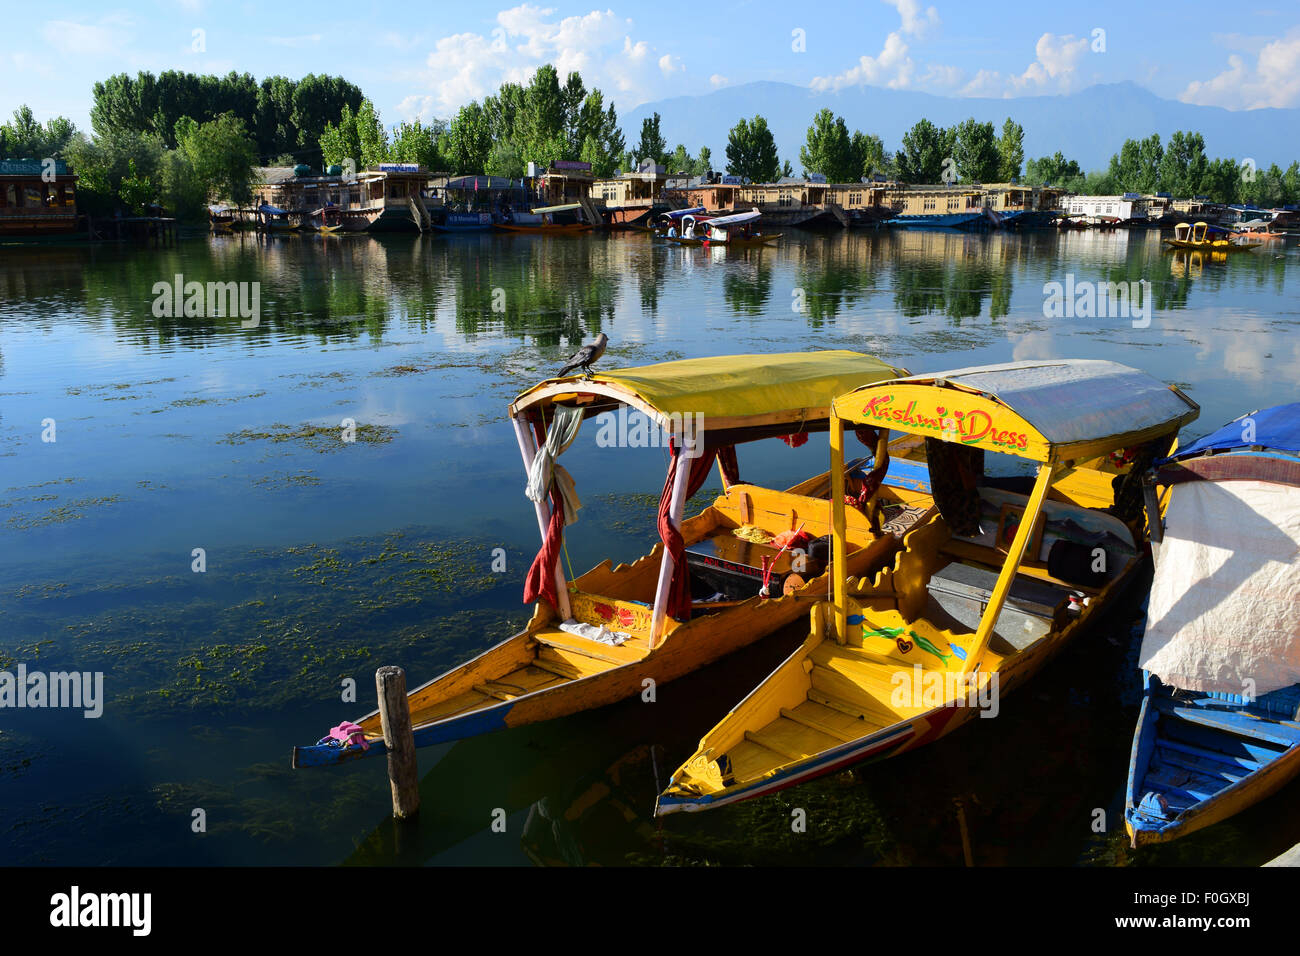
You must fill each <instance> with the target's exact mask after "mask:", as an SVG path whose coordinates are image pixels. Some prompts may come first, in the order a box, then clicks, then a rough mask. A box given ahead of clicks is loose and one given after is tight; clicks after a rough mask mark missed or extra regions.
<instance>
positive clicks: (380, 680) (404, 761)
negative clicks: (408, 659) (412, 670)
mask: <svg viewBox="0 0 1300 956" xmlns="http://www.w3.org/2000/svg"><path fill="white" fill-rule="evenodd" d="M375 690H376V692H377V693H378V695H379V723H380V726H381V727H383V730H384V746H385V747H387V748H388V782H389V784H391V785H392V789H393V816H394V817H396V818H397V819H399V820H406V819H408V818H410V817H413V816H415V814H417V813H418V812H419V811H420V773H419V770H418V769H417V767H416V763H415V737H414V735H413V734H412V732H411V710H410V707H409V705H408V704H407V702H406V671H404V670H402V669H401V668H400V667H393V666H392V665H387V666H385V667H381V668H379V670H377V671H375Z"/></svg>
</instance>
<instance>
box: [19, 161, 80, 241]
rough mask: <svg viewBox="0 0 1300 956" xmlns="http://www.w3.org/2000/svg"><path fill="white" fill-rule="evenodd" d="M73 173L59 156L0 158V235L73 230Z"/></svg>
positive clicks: (33, 234)
mask: <svg viewBox="0 0 1300 956" xmlns="http://www.w3.org/2000/svg"><path fill="white" fill-rule="evenodd" d="M79 221H80V217H79V216H78V214H77V177H76V175H75V174H74V173H73V172H72V171H71V170H70V169H69V168H68V164H67V163H66V162H64V161H63V160H61V159H56V160H53V161H52V162H47V161H45V160H40V159H3V160H0V236H57V235H66V234H68V233H72V232H76V231H77V226H78V223H79Z"/></svg>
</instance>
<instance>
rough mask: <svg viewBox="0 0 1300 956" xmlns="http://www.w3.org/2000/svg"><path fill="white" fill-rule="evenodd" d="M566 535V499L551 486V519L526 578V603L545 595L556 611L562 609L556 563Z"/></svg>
mask: <svg viewBox="0 0 1300 956" xmlns="http://www.w3.org/2000/svg"><path fill="white" fill-rule="evenodd" d="M563 535H564V501H563V499H562V498H561V497H560V492H559V491H558V490H557V489H556V487H555V486H554V485H552V486H551V520H550V521H549V522H548V523H547V525H546V540H545V541H543V542H542V550H540V551H538V552H537V557H535V558H533V564H532V567H530V568H529V569H528V576H527V577H525V578H524V603H525V604H531V603H533V602H534V601H536V600H537V598H538V597H539V596H540V597H543V598H545V599H546V600H547V601H548V602H550V605H551V607H553V608H555V609H556V611H558V610H559V609H560V596H559V594H558V593H556V590H555V564H556V562H557V561H559V560H560V545H561V541H562V539H563Z"/></svg>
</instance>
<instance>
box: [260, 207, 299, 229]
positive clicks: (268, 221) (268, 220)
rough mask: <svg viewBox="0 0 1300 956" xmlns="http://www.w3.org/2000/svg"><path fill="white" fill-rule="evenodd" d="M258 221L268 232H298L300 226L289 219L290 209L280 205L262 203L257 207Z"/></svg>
mask: <svg viewBox="0 0 1300 956" xmlns="http://www.w3.org/2000/svg"><path fill="white" fill-rule="evenodd" d="M257 214H258V221H259V222H260V223H261V226H262V228H263V229H264V230H266V231H267V232H296V231H297V229H298V227H297V226H295V225H294V224H293V223H292V222H290V221H289V211H288V210H287V209H281V208H280V207H279V206H272V205H270V204H268V203H262V204H261V205H260V206H258V207H257Z"/></svg>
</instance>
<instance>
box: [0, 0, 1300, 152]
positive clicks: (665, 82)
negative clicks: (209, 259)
mask: <svg viewBox="0 0 1300 956" xmlns="http://www.w3.org/2000/svg"><path fill="white" fill-rule="evenodd" d="M4 7H5V8H7V9H6V16H5V22H6V23H7V24H8V26H9V27H10V28H9V29H5V30H4V31H3V32H2V33H0V113H3V115H5V116H7V115H8V114H9V113H10V111H12V110H13V108H14V107H16V106H17V105H19V104H20V103H27V104H29V105H30V106H31V107H32V108H33V110H34V111H35V112H36V114H37V117H38V118H40V119H45V118H47V117H49V116H51V115H55V114H61V115H65V116H68V117H69V118H71V119H72V120H73V121H74V122H76V123H77V125H78V126H79V127H81V128H83V129H85V128H88V126H89V110H90V104H91V86H92V84H93V83H94V82H95V81H96V80H99V79H102V78H104V77H106V76H108V75H110V74H112V73H117V72H123V71H125V72H129V73H132V74H134V73H136V72H138V71H141V70H149V71H153V72H155V73H157V72H160V71H162V70H166V69H181V70H189V71H192V72H210V73H225V72H228V71H230V70H232V69H233V70H237V71H240V72H249V73H252V74H253V75H254V76H256V77H258V78H259V79H261V78H262V77H264V76H268V75H272V74H276V73H279V74H284V75H287V76H291V77H298V76H301V75H303V74H305V73H309V72H317V73H332V74H341V75H343V76H345V77H347V78H348V79H349V80H351V81H352V82H354V83H356V84H358V85H359V86H360V87H361V88H362V89H363V90H364V91H365V93H366V94H367V95H368V96H369V97H370V98H371V99H372V100H373V101H374V102H375V105H376V106H377V107H378V108H379V110H380V113H381V115H382V117H383V119H384V122H385V123H387V124H389V125H391V124H393V123H396V122H397V121H398V120H401V119H408V118H412V117H416V116H418V117H421V118H423V119H426V120H427V119H430V118H432V117H435V116H439V117H447V116H450V115H451V114H452V113H453V112H454V110H455V109H456V107H458V106H459V105H461V104H463V103H464V102H466V101H468V100H470V99H473V98H478V97H481V96H483V95H485V94H487V93H490V92H492V91H494V90H495V89H496V87H497V86H498V85H499V84H500V83H501V82H502V81H504V80H526V78H527V77H528V76H529V75H530V74H531V73H532V71H533V70H534V69H536V67H537V66H538V65H539V64H541V63H545V62H553V63H555V64H556V65H557V66H558V67H559V68H560V69H561V72H562V73H563V72H565V71H567V70H569V69H578V70H579V71H580V72H581V73H582V75H583V77H584V79H586V80H587V85H588V87H589V88H590V87H591V86H593V85H594V86H598V87H600V88H601V89H602V90H604V91H605V93H606V95H607V96H612V97H613V99H614V101H615V103H616V104H617V106H618V109H619V114H620V115H626V114H627V113H628V112H629V111H630V110H631V109H632V108H633V107H634V106H637V105H639V104H641V103H644V102H647V101H652V100H657V99H661V98H663V97H665V96H676V95H682V94H698V93H707V92H709V91H711V90H713V89H717V88H718V87H720V86H725V85H735V84H739V83H745V82H750V81H753V80H780V81H784V82H789V83H795V84H798V85H801V86H810V87H814V88H819V89H839V88H843V87H845V86H850V85H857V84H867V85H872V86H892V87H894V88H902V89H916V90H923V91H926V92H931V93H937V94H941V95H950V96H974V95H979V96H995V97H1003V96H1030V95H1041V94H1048V93H1059V92H1068V91H1072V90H1077V89H1082V88H1084V87H1087V86H1090V85H1092V84H1094V83H1106V82H1115V81H1119V80H1131V81H1133V82H1136V83H1138V84H1140V85H1142V86H1144V87H1146V88H1148V89H1150V90H1151V91H1152V92H1154V93H1156V94H1158V95H1160V96H1164V97H1169V98H1173V99H1183V100H1186V101H1188V102H1193V103H1200V104H1208V105H1215V106H1223V107H1226V108H1229V109H1251V108H1257V107H1262V106H1279V107H1295V106H1300V4H1297V3H1296V0H1259V2H1258V3H1256V2H1254V0H1244V2H1242V3H1241V4H1234V5H1232V7H1231V15H1230V16H1225V9H1226V8H1225V5H1224V4H1223V3H1222V2H1221V0H1216V2H1209V0H1185V2H1173V3H1160V4H1147V3H1138V2H1134V0H1122V2H1120V0H1100V2H1095V3H1091V4H1088V5H1086V6H1085V5H1083V4H1079V5H1071V6H1070V8H1065V7H1063V6H1060V5H1055V4H1047V3H1041V2H1033V3H1031V2H1027V0H1012V2H1005V3H996V4H994V3H973V2H969V0H967V2H955V0H935V2H934V3H933V4H928V3H923V2H919V0H857V2H848V0H845V2H840V0H822V2H819V3H817V4H790V3H774V2H753V0H716V2H712V3H701V2H698V0H694V2H686V0H656V2H653V3H649V2H645V0H638V2H636V3H627V2H614V0H603V2H595V0H586V2H577V3H537V4H531V3H524V4H514V5H512V4H511V3H510V2H509V0H505V2H497V3H493V2H487V3H483V2H471V3H456V4H440V3H433V4H421V3H381V4H371V3H342V2H333V0H312V2H309V3H289V2H259V3H249V2H244V0H233V2H232V0H137V2H132V3H113V2H112V0H101V2H82V3H75V2H74V3H58V2H53V3H42V4H38V5H31V4H23V5H22V6H21V8H19V7H18V6H17V5H15V4H12V3H9V2H5V3H4ZM19 20H21V22H22V25H23V28H22V29H12V27H14V26H15V24H16V23H17V21H19ZM196 31H201V32H197V33H196ZM797 31H802V35H800V34H799V33H798V32H797ZM1095 31H1104V33H1097V32H1095ZM800 40H802V49H799V46H800ZM1103 45H1104V49H1101V48H1100V47H1102V46H1103ZM199 47H201V49H197V48H199Z"/></svg>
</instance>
